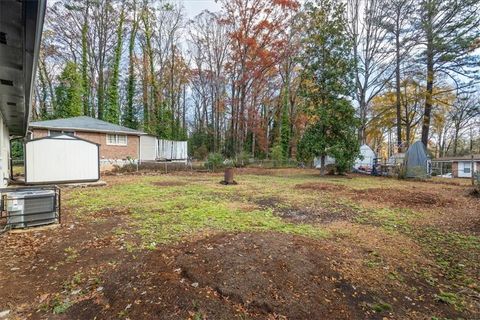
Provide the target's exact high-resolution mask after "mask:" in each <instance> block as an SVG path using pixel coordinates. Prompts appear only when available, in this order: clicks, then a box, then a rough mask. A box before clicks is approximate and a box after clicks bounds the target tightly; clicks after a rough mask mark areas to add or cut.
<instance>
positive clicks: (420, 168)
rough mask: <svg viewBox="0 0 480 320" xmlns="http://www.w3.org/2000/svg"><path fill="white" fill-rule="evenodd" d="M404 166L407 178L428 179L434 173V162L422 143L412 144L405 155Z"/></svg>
mask: <svg viewBox="0 0 480 320" xmlns="http://www.w3.org/2000/svg"><path fill="white" fill-rule="evenodd" d="M404 165H405V168H406V177H407V178H428V177H430V175H431V173H432V161H431V160H430V157H429V156H428V154H427V149H426V148H425V145H424V144H423V142H421V141H417V142H415V143H414V144H412V145H411V146H410V147H409V148H408V150H407V152H406V153H405V160H404Z"/></svg>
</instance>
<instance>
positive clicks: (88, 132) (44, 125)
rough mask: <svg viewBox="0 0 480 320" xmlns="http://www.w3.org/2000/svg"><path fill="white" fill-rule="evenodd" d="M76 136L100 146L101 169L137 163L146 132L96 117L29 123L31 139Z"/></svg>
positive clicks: (105, 169)
mask: <svg viewBox="0 0 480 320" xmlns="http://www.w3.org/2000/svg"><path fill="white" fill-rule="evenodd" d="M61 134H67V135H73V136H76V137H78V138H81V139H85V140H88V141H91V142H94V143H97V144H99V145H100V169H101V170H102V171H107V170H111V169H112V168H113V166H114V165H120V166H121V165H124V164H125V163H128V162H130V161H133V162H136V161H138V159H139V157H140V136H142V135H146V133H144V132H141V131H137V130H133V129H130V128H126V127H122V126H119V125H116V124H112V123H109V122H105V121H102V120H98V119H95V118H91V117H87V116H80V117H74V118H66V119H55V120H46V121H38V122H31V123H30V139H37V138H43V137H46V136H56V135H61Z"/></svg>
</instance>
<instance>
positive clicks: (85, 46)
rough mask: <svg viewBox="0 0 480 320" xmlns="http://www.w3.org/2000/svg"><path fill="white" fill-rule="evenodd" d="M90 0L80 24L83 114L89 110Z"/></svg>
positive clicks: (88, 112) (87, 113) (87, 0)
mask: <svg viewBox="0 0 480 320" xmlns="http://www.w3.org/2000/svg"><path fill="white" fill-rule="evenodd" d="M89 9H90V0H86V3H85V9H84V10H85V14H84V17H83V25H82V86H83V114H84V115H87V116H89V115H90V114H91V110H90V79H89V76H88V50H89V48H88V39H87V37H88V28H89V23H88V21H89V16H88V15H89Z"/></svg>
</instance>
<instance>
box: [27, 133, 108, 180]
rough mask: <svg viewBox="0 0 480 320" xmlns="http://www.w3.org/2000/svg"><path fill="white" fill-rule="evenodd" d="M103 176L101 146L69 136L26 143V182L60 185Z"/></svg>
mask: <svg viewBox="0 0 480 320" xmlns="http://www.w3.org/2000/svg"><path fill="white" fill-rule="evenodd" d="M99 179H100V154H99V145H98V144H96V143H93V142H90V141H87V140H84V139H80V138H77V137H73V136H69V135H60V136H55V137H44V138H39V139H33V140H30V141H27V142H26V143H25V183H26V184H53V183H55V184H57V183H74V182H94V181H98V180H99Z"/></svg>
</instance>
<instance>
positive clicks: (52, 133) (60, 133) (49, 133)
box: [48, 130, 75, 137]
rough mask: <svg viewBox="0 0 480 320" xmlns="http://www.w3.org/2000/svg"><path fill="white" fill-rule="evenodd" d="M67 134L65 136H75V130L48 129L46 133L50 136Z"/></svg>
mask: <svg viewBox="0 0 480 320" xmlns="http://www.w3.org/2000/svg"><path fill="white" fill-rule="evenodd" d="M64 134H65V135H67V136H72V137H73V136H75V131H68V130H49V131H48V135H49V136H50V137H57V136H61V135H64Z"/></svg>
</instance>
